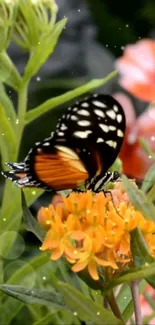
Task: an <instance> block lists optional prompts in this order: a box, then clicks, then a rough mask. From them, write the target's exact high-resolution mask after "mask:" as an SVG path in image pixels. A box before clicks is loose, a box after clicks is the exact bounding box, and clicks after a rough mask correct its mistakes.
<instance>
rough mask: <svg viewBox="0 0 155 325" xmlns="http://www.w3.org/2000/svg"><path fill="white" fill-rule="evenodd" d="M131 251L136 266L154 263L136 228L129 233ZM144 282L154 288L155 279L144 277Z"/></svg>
mask: <svg viewBox="0 0 155 325" xmlns="http://www.w3.org/2000/svg"><path fill="white" fill-rule="evenodd" d="M131 251H132V256H133V260H134V263H135V265H136V266H141V265H144V264H145V265H146V263H147V264H151V263H154V258H153V257H152V256H151V255H150V253H149V249H148V246H147V244H146V242H145V240H144V237H143V235H142V233H141V231H140V229H138V228H136V229H134V230H133V231H132V232H131ZM145 280H146V281H147V282H148V283H149V284H150V285H151V286H153V287H154V288H155V277H154V275H153V276H150V277H145Z"/></svg>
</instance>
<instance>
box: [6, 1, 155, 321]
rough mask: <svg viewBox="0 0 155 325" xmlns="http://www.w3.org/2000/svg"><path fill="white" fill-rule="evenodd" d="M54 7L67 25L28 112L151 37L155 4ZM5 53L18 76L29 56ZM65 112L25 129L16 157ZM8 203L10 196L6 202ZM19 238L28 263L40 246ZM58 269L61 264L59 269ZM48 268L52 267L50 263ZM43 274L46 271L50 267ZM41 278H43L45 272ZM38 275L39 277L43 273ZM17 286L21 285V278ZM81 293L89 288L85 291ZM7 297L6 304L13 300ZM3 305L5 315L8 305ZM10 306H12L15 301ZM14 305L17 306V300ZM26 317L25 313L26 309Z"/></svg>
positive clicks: (111, 87)
mask: <svg viewBox="0 0 155 325" xmlns="http://www.w3.org/2000/svg"><path fill="white" fill-rule="evenodd" d="M57 4H58V6H59V15H58V17H59V18H63V17H64V16H66V17H67V18H68V22H67V26H66V28H65V30H64V32H63V34H62V35H61V37H60V40H59V42H58V45H57V47H56V50H55V51H54V54H53V55H52V56H51V58H50V59H49V60H48V62H47V63H46V64H45V65H44V66H43V68H42V69H41V71H40V72H39V74H38V75H37V76H35V77H34V78H33V80H32V82H31V86H30V88H29V103H28V106H29V107H30V108H32V107H35V106H37V105H39V104H40V103H41V102H43V101H44V100H47V99H48V98H51V97H52V96H56V95H59V94H61V93H64V92H65V91H67V90H70V89H74V87H76V86H78V85H81V84H82V83H84V82H85V81H88V80H90V79H93V78H100V77H101V78H103V77H104V76H106V75H107V74H108V73H110V72H111V71H113V69H114V61H115V58H116V57H118V56H119V55H121V53H122V50H123V47H124V46H125V45H126V44H128V43H132V42H133V43H135V41H137V40H138V39H140V38H145V37H150V38H151V37H152V38H153V37H154V34H155V30H154V22H155V17H154V16H155V3H154V1H153V0H149V1H147V0H137V1H136V2H135V1H130V2H127V3H126V2H124V1H122V0H121V1H119V2H114V1H113V0H104V1H101V0H87V1H86V0H85V1H84V0H74V1H73V0H67V1H66V0H64V1H63V0H58V1H57ZM9 54H10V56H11V58H12V60H13V62H14V63H15V65H16V67H17V68H18V70H19V71H20V72H22V71H23V68H24V64H25V62H26V60H27V53H25V52H24V51H22V50H20V49H19V48H17V47H16V46H15V45H12V46H11V47H10V49H9ZM116 90H120V86H119V85H118V83H117V79H116V78H115V80H114V81H113V82H111V83H110V84H107V85H106V86H104V88H100V90H99V91H100V92H103V91H104V92H108V93H112V92H113V91H116ZM122 91H123V90H122ZM7 92H8V94H9V96H10V98H11V99H13V101H14V103H15V106H16V101H17V99H16V95H15V93H14V92H13V91H12V89H10V88H9V87H7ZM132 100H133V102H136V109H137V114H139V113H141V111H143V110H144V109H145V105H144V103H142V102H140V101H137V100H136V99H135V98H132ZM64 109H65V107H59V108H56V109H55V110H54V111H52V112H51V113H48V114H45V115H43V116H41V117H40V118H38V119H36V120H35V121H34V122H33V123H31V124H29V125H28V127H26V129H25V132H24V136H23V140H22V145H21V149H20V159H23V158H24V157H25V155H26V154H27V151H28V150H29V149H30V147H31V146H33V144H34V142H35V141H41V140H42V139H44V138H45V137H47V136H49V135H50V133H51V132H52V131H53V130H54V128H55V124H56V121H57V119H58V117H59V115H60V114H61V113H62V111H63V110H64ZM0 183H1V190H2V187H3V178H1V182H0ZM11 199H12V198H8V200H11ZM49 200H50V195H49V194H47V193H45V194H44V195H43V196H42V197H41V198H39V200H37V201H36V202H35V204H33V206H32V207H31V211H33V212H35V213H36V211H37V210H38V208H39V207H40V205H43V204H44V205H45V204H46V203H47V202H49ZM23 234H24V238H25V243H26V250H25V251H24V252H23V255H21V258H22V259H23V260H25V261H26V260H27V259H28V258H29V257H30V256H33V255H35V254H36V252H38V244H39V242H38V241H37V239H36V238H35V237H34V236H33V235H31V234H30V233H28V232H27V233H26V232H24V233H22V235H23ZM36 241H37V242H36ZM36 244H37V245H36ZM36 255H37V254H36ZM53 267H54V266H53ZM61 267H62V265H60V268H59V269H61ZM49 268H51V264H50V265H49ZM16 269H17V265H16ZM13 271H14V270H13V266H12V268H11V271H10V270H9V268H6V270H5V277H6V278H9V276H11V274H13ZM62 271H63V270H62ZM64 271H65V270H64ZM9 272H10V273H9ZM46 272H47V273H48V268H47V269H46ZM58 272H60V271H58ZM43 275H44V276H45V270H44V273H43ZM39 276H40V277H42V273H41V271H40V275H39ZM65 276H66V279H65V280H66V281H67V280H69V279H67V275H64V274H63V272H62V274H61V276H60V277H62V279H64V278H65ZM4 280H5V279H4ZM16 280H17V279H16ZM38 281H39V280H38ZM18 282H19V283H20V279H18ZM15 283H16V282H15ZM22 285H23V283H22ZM78 285H79V284H77V286H78ZM85 290H87V289H86V288H85ZM11 299H12V298H10V300H9V301H12V300H11ZM10 304H11V302H10ZM7 306H8V312H9V302H8V305H7ZM13 306H15V301H14V304H13ZM16 306H19V303H18V302H17V305H16ZM13 308H15V307H13ZM36 310H37V309H36ZM36 310H35V312H36ZM23 311H24V309H22V313H21V314H20V312H19V313H18V317H16V321H15V324H20V323H21V319H22V321H23ZM35 312H34V313H35ZM38 312H39V308H38ZM25 313H27V309H26V308H25ZM31 314H33V310H31ZM34 316H35V315H34ZM28 322H29V323H31V319H30V320H29V319H26V324H27V323H28ZM53 323H54V324H56V320H53ZM57 323H59V319H57ZM8 324H9V321H8Z"/></svg>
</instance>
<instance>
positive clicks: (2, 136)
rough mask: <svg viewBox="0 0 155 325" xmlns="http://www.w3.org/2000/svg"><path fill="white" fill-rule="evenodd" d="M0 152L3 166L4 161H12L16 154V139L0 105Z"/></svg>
mask: <svg viewBox="0 0 155 325" xmlns="http://www.w3.org/2000/svg"><path fill="white" fill-rule="evenodd" d="M0 151H1V156H2V162H3V166H4V167H5V163H6V161H9V160H14V158H15V154H16V138H15V133H14V131H13V129H12V126H11V123H10V121H9V120H8V118H7V115H6V112H5V109H4V107H3V106H2V105H1V104H0Z"/></svg>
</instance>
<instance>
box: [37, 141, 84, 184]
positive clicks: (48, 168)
mask: <svg viewBox="0 0 155 325" xmlns="http://www.w3.org/2000/svg"><path fill="white" fill-rule="evenodd" d="M57 150H58V151H57V153H56V154H45V153H40V154H38V155H37V156H36V157H35V164H34V170H35V173H36V175H37V177H38V179H39V180H40V181H43V182H44V183H45V184H46V185H48V186H50V187H51V188H54V189H55V190H63V189H71V188H74V187H77V186H78V185H82V184H84V182H85V181H86V180H87V179H88V172H87V171H86V169H85V167H84V165H83V164H82V162H81V160H80V159H79V157H78V155H77V154H76V153H75V152H74V151H72V150H71V149H69V148H66V147H63V146H57Z"/></svg>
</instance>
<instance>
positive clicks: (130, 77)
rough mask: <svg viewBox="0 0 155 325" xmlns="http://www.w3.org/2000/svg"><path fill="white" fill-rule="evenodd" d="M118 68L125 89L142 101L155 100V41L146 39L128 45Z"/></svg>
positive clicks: (118, 62)
mask: <svg viewBox="0 0 155 325" xmlns="http://www.w3.org/2000/svg"><path fill="white" fill-rule="evenodd" d="M116 68H117V69H118V70H119V72H120V74H121V79H120V84H121V86H122V87H123V88H125V89H126V90H128V91H129V92H130V93H131V94H132V95H134V96H136V97H138V98H140V99H141V100H145V101H153V100H155V41H153V40H147V39H144V40H140V41H138V42H137V43H136V44H134V45H128V46H127V47H126V48H125V51H124V55H123V56H122V57H121V58H120V59H118V60H117V61H116Z"/></svg>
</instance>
